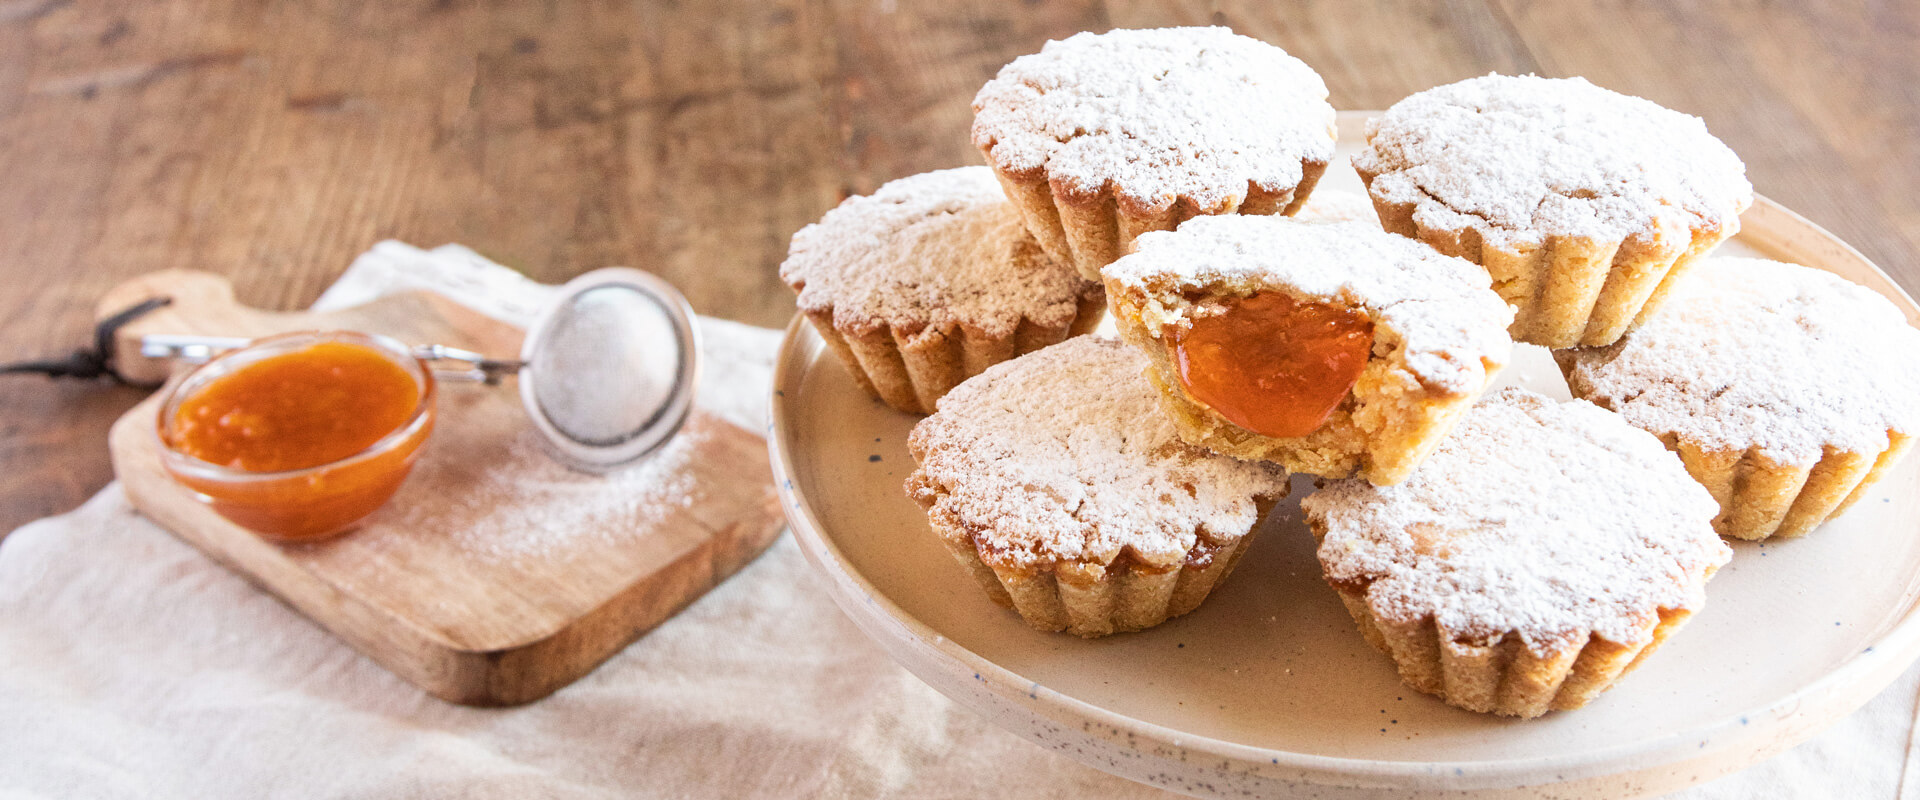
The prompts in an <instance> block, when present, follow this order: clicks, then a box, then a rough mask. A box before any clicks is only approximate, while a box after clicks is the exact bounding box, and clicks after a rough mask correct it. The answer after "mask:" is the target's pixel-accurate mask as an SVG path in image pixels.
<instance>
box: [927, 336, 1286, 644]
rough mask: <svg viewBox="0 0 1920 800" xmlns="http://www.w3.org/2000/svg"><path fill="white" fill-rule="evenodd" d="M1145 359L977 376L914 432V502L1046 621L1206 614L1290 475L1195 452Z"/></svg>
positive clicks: (1102, 626) (1072, 344) (1062, 347)
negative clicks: (1157, 392) (1159, 396)
mask: <svg viewBox="0 0 1920 800" xmlns="http://www.w3.org/2000/svg"><path fill="white" fill-rule="evenodd" d="M1143 367H1144V360H1143V359H1142V358H1141V357H1140V356H1139V355H1138V354H1137V353H1135V352H1134V351H1132V350H1131V349H1129V348H1127V347H1126V346H1125V345H1122V344H1120V343H1119V342H1115V341H1113V340H1110V339H1101V338H1097V337H1091V336H1086V337H1079V338H1075V339H1072V340H1069V341H1067V342H1064V343H1062V344H1059V345H1056V346H1053V347H1050V348H1047V349H1045V350H1042V351H1040V352H1037V353H1033V354H1030V355H1027V356H1023V357H1021V358H1019V359H1016V360H1014V361H1011V362H1008V363H1005V364H1000V365H998V366H995V367H993V368H991V369H988V370H987V371H986V372H984V373H982V374H981V375H980V376H978V377H976V378H974V379H972V380H969V381H967V382H966V383H964V384H962V385H961V386H960V387H959V388H956V389H955V390H953V391H952V392H951V393H949V394H948V395H947V396H946V397H945V398H943V399H942V400H941V401H940V410H939V412H938V413H936V414H934V415H933V416H931V417H928V418H927V419H925V420H923V421H922V422H921V423H920V424H919V425H918V426H916V427H915V428H914V431H913V434H912V435H911V437H910V438H909V440H908V447H909V449H910V451H911V452H912V453H913V455H914V458H915V459H916V460H917V461H918V462H919V466H918V468H916V469H915V470H914V472H913V474H912V475H911V477H910V478H909V480H908V481H907V493H908V494H909V495H910V496H911V497H912V498H913V499H914V500H915V501H917V502H919V503H920V504H921V506H922V507H923V508H925V509H926V510H927V512H928V517H929V519H930V521H931V523H932V525H933V528H934V530H935V532H936V533H937V534H938V535H940V537H941V538H942V540H943V541H944V542H945V543H946V544H947V546H948V547H949V549H950V550H952V551H953V552H954V554H955V556H956V557H957V558H959V559H960V561H961V562H962V563H963V564H965V565H967V566H968V567H969V568H970V569H971V571H972V572H973V573H974V575H975V576H976V577H977V578H979V579H980V581H981V583H982V584H983V586H984V587H985V588H986V589H987V590H988V593H989V594H990V595H992V596H993V597H994V598H995V599H996V600H998V601H1000V602H1002V603H1003V604H1007V605H1011V606H1013V607H1014V608H1015V610H1017V611H1019V612H1020V614H1021V615H1022V616H1023V617H1024V618H1025V619H1026V620H1027V621H1028V622H1029V623H1030V624H1033V625H1034V626H1035V627H1039V628H1042V629H1047V630H1062V629H1065V630H1067V631H1069V632H1071V633H1075V634H1079V635H1082V636H1098V635H1104V634H1107V633H1112V632H1114V631H1118V630H1135V629H1138V628H1142V627H1147V626H1148V625H1152V624H1157V623H1158V622H1160V621H1162V620H1164V619H1166V618H1167V617H1168V616H1170V615H1175V614H1180V613H1185V612H1186V611H1188V610H1191V609H1192V607H1193V606H1196V605H1198V603H1199V600H1200V598H1203V597H1204V596H1205V595H1206V593H1207V592H1208V591H1209V590H1210V589H1211V587H1212V586H1213V584H1214V583H1217V581H1218V579H1219V578H1221V577H1224V575H1225V572H1226V571H1227V570H1229V569H1230V568H1231V562H1232V561H1233V560H1235V559H1237V558H1238V554H1239V552H1240V548H1241V546H1242V544H1243V543H1244V541H1245V539H1246V536H1247V534H1248V533H1249V532H1250V531H1251V530H1252V528H1253V526H1254V524H1255V522H1256V521H1257V520H1258V518H1259V516H1260V514H1261V512H1262V511H1263V507H1264V506H1267V505H1270V504H1271V503H1272V502H1273V501H1274V500H1277V499H1278V498H1279V497H1282V496H1284V495H1285V494H1286V488H1287V482H1286V474H1285V472H1284V471H1282V470H1280V469H1279V468H1277V467H1274V466H1272V465H1267V464H1254V463H1247V462H1241V461H1237V460H1235V459H1232V458H1227V457H1224V456H1219V455H1215V454H1212V453H1208V452H1206V451H1203V450H1200V449H1198V448H1194V447H1192V446H1189V445H1186V444H1184V443H1182V442H1181V441H1180V439H1179V437H1178V436H1177V435H1176V434H1175V433H1174V431H1173V426H1172V423H1171V422H1169V421H1168V420H1167V418H1166V417H1165V415H1163V414H1162V413H1160V410H1159V408H1158V405H1157V403H1156V401H1155V400H1154V397H1153V390H1152V389H1151V388H1149V387H1148V386H1147V385H1146V383H1145V381H1143V380H1142V379H1141V378H1140V373H1141V370H1142V368H1143Z"/></svg>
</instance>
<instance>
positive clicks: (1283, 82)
mask: <svg viewBox="0 0 1920 800" xmlns="http://www.w3.org/2000/svg"><path fill="white" fill-rule="evenodd" d="M973 110H974V118H973V144H974V146H975V147H978V148H979V149H980V152H981V153H982V154H983V155H984V156H986V159H987V163H988V164H990V165H992V167H993V169H994V172H995V174H997V175H998V176H999V178H1000V180H1001V182H1002V183H1004V184H1005V186H1006V191H1007V196H1008V197H1009V198H1011V199H1012V200H1013V203H1014V205H1015V206H1017V207H1018V208H1019V209H1020V213H1021V216H1022V218H1023V219H1024V220H1025V221H1026V224H1027V229H1028V230H1030V231H1032V232H1033V234H1034V236H1037V237H1039V239H1040V243H1041V244H1042V245H1044V246H1045V247H1046V249H1047V252H1049V253H1051V254H1053V256H1054V258H1056V259H1059V260H1061V261H1064V262H1067V263H1071V264H1074V265H1075V266H1076V267H1078V268H1079V270H1080V274H1081V275H1082V276H1084V277H1086V278H1088V279H1089V280H1099V272H1100V268H1101V267H1104V266H1106V265H1107V264H1108V263H1111V262H1112V261H1113V260H1114V259H1116V258H1119V257H1120V256H1121V255H1123V254H1124V253H1125V252H1126V251H1127V248H1128V246H1129V245H1130V244H1131V243H1132V242H1133V240H1134V238H1135V237H1138V236H1139V235H1140V234H1141V233H1144V232H1146V231H1154V230H1171V229H1173V227H1174V226H1176V225H1179V224H1180V223H1182V222H1184V221H1186V220H1187V219H1189V218H1192V217H1194V216H1196V215H1201V214H1227V213H1240V214H1291V213H1293V212H1294V210H1295V209H1297V208H1299V206H1300V203H1301V202H1302V201H1304V200H1306V199H1307V195H1308V194H1310V193H1312V191H1313V186H1314V184H1315V183H1316V182H1318V181H1319V180H1320V175H1321V173H1322V172H1324V171H1325V170H1326V167H1327V162H1328V161H1329V160H1331V159H1332V158H1333V147H1334V111H1333V106H1332V105H1329V104H1328V103H1327V87H1326V84H1325V83H1323V82H1322V81H1321V80H1320V76H1319V75H1318V74H1317V73H1315V72H1314V71H1313V69H1312V68H1310V67H1308V66H1307V65H1306V64H1304V63H1301V61H1300V60H1299V59H1297V58H1294V57H1292V56H1290V55H1287V53H1286V51H1284V50H1281V49H1280V48H1278V47H1274V46H1273V45H1270V44H1267V43H1265V42H1261V41H1259V40H1257V39H1250V38H1247V37H1245V36H1240V35H1237V34H1235V33H1233V32H1232V31H1230V30H1227V29H1226V28H1162V29H1156V30H1116V31H1109V32H1107V33H1101V34H1094V33H1080V34H1076V35H1074V36H1072V37H1069V38H1067V39H1064V40H1060V41H1053V42H1048V43H1047V44H1046V46H1045V47H1043V48H1042V49H1041V51H1040V52H1039V53H1036V54H1033V55H1027V56H1021V57H1020V58H1017V59H1015V60H1014V61H1013V62H1012V63H1010V64H1008V65H1007V66H1006V67H1004V68H1002V69H1001V70H1000V73H999V75H997V76H996V77H994V79H993V80H991V81H988V82H987V84H986V85H985V86H983V87H981V89H980V92H979V94H978V95H976V96H975V97H974V100H973Z"/></svg>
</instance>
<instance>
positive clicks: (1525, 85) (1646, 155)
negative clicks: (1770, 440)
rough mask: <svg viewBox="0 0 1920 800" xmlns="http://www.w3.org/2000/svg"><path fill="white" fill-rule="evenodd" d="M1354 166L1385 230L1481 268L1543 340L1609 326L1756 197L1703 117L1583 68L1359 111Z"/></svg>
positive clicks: (1601, 335)
mask: <svg viewBox="0 0 1920 800" xmlns="http://www.w3.org/2000/svg"><path fill="white" fill-rule="evenodd" d="M1353 166H1354V169H1356V170H1357V171H1358V172H1359V173H1360V177H1361V179H1362V180H1364V181H1365V182H1366V184H1367V190H1368V193H1369V194H1370V195H1371V196H1372V198H1373V203H1374V207H1375V209H1376V210H1377V211H1378V212H1379V215H1380V222H1381V224H1382V225H1383V226H1384V227H1385V228H1386V229H1387V230H1389V231H1393V232H1394V233H1399V234H1402V235H1405V236H1412V237H1415V238H1418V239H1420V240H1421V241H1423V242H1426V243H1427V244H1429V245H1432V246H1433V247H1434V248H1436V249H1438V250H1440V251H1441V252H1443V253H1447V254H1450V255H1457V256H1461V257H1463V258H1466V259H1467V260H1469V261H1473V262H1474V263H1477V264H1480V265H1481V266H1483V267H1485V268H1486V269H1487V272H1488V273H1490V274H1491V275H1492V276H1493V282H1494V289H1495V290H1497V291H1499V292H1500V296H1501V297H1504V298H1506V299H1507V301H1508V302H1510V303H1512V304H1514V305H1515V306H1516V307H1517V308H1518V309H1519V315H1518V316H1517V317H1516V318H1515V319H1514V323H1513V337H1514V338H1515V339H1517V340H1520V341H1524V342H1531V343H1533V344H1538V345H1544V346H1546V347H1553V348H1561V347H1574V346H1589V347H1591V346H1597V345H1604V344H1610V343H1612V342H1613V341H1614V340H1616V339H1618V338H1620V334H1621V333H1623V332H1625V331H1626V330H1627V329H1628V328H1629V327H1631V326H1632V325H1633V324H1634V323H1635V321H1636V320H1639V319H1644V318H1645V314H1646V313H1648V312H1649V311H1651V310H1652V309H1654V308H1657V307H1658V306H1659V305H1660V302H1661V300H1662V299H1664V297H1665V295H1666V293H1667V291H1668V289H1669V288H1670V287H1671V286H1672V285H1673V282H1674V279H1676V278H1677V277H1678V276H1679V275H1680V274H1681V273H1682V272H1683V271H1684V270H1685V268H1686V267H1687V265H1688V264H1690V263H1692V262H1693V261H1694V260H1695V259H1697V258H1699V257H1700V256H1702V255H1704V254H1706V253H1707V252H1708V251H1710V250H1712V249H1713V248H1714V247H1715V246H1716V245H1718V244H1719V243H1720V242H1721V241H1722V240H1724V239H1726V238H1727V237H1729V236H1732V235H1733V234H1734V233H1735V232H1736V231H1738V230H1739V229H1740V213H1741V212H1742V211H1744V210H1746V208H1747V207H1748V206H1749V205H1751V204H1752V202H1753V187H1752V186H1751V185H1749V184H1748V183H1747V179H1746V167H1745V165H1744V164H1742V163H1741V162H1740V159H1739V157H1738V156H1735V155H1734V154H1733V151H1732V150H1729V149H1727V146H1726V145H1724V144H1721V143H1720V140H1718V139H1715V138H1714V137H1713V135H1712V134H1710V133H1708V132H1707V127H1706V125H1705V124H1704V123H1702V122H1701V121H1700V119H1699V118H1697V117H1691V116H1688V115H1685V114H1681V113H1679V112H1676V111H1670V110H1668V109H1665V108H1662V107H1660V106H1658V105H1656V104H1654V103H1652V102H1649V101H1647V100H1643V99H1640V98H1638V97H1630V96H1627V95H1622V94H1616V93H1614V92H1610V91H1607V90H1605V89H1602V88H1599V87H1597V86H1594V85H1593V84H1591V83H1588V82H1586V81H1585V80H1584V79H1580V78H1566V79H1550V78H1540V77H1535V76H1531V75H1524V76H1507V75H1488V76H1485V77H1481V78H1474V79H1471V80H1466V81H1461V82H1459V83H1453V84H1448V85H1446V86H1440V87H1437V88H1434V89H1429V90H1427V91H1424V92H1420V93H1418V94H1415V95H1413V96H1411V97H1408V98H1406V99H1404V100H1401V101H1400V102H1398V103H1395V104H1394V105H1393V107H1392V108H1389V109H1387V112H1386V114H1385V115H1384V116H1382V117H1380V118H1377V119H1373V120H1369V121H1368V123H1367V147H1366V149H1365V150H1363V151H1362V152H1361V153H1360V154H1359V155H1357V156H1355V157H1354V159H1353Z"/></svg>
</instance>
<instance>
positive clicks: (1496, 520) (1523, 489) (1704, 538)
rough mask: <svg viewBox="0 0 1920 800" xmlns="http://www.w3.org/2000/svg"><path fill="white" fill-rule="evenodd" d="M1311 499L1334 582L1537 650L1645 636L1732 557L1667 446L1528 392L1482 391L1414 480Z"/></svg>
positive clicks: (1698, 598)
mask: <svg viewBox="0 0 1920 800" xmlns="http://www.w3.org/2000/svg"><path fill="white" fill-rule="evenodd" d="M1300 506H1301V509H1302V510H1303V511H1304V512H1305V513H1306V515H1307V517H1308V519H1309V521H1310V522H1311V523H1312V524H1313V525H1314V526H1315V530H1323V531H1325V538H1324V539H1322V541H1321V543H1320V549H1319V556H1320V563H1321V565H1322V567H1324V568H1325V570H1326V575H1327V578H1328V579H1329V580H1332V581H1337V582H1351V583H1363V584H1367V585H1368V589H1367V601H1368V603H1369V605H1370V606H1371V607H1372V608H1373V610H1374V612H1375V613H1376V614H1378V615H1379V616H1381V617H1382V618H1385V619H1388V620H1393V621H1396V622H1401V623H1413V622H1416V621H1418V620H1421V619H1424V618H1426V617H1428V616H1431V617H1432V618H1433V619H1434V621H1435V622H1436V623H1437V624H1438V626H1439V628H1440V629H1441V631H1442V633H1443V634H1444V635H1447V636H1450V637H1453V638H1455V639H1459V640H1468V641H1477V642H1490V641H1493V640H1497V639H1499V638H1500V637H1501V636H1502V634H1504V633H1506V632H1509V631H1511V632H1514V633H1517V634H1518V635H1519V636H1520V637H1521V640H1522V641H1523V642H1525V643H1526V644H1527V645H1528V647H1530V648H1531V649H1532V650H1533V651H1534V652H1536V653H1544V652H1548V651H1553V650H1558V649H1561V648H1564V647H1568V646H1578V645H1579V644H1580V643H1581V642H1582V641H1584V639H1585V636H1586V634H1587V633H1588V632H1589V631H1591V632H1592V633H1593V634H1594V635H1597V636H1599V637H1601V638H1604V639H1607V640H1608V641H1612V642H1617V643H1621V644H1634V643H1640V642H1644V641H1646V632H1645V630H1644V629H1645V627H1647V624H1648V623H1649V622H1651V621H1652V620H1653V619H1654V618H1655V615H1656V614H1657V613H1658V610H1659V609H1661V608H1673V609H1697V608H1699V607H1700V606H1701V605H1702V603H1703V602H1704V601H1705V592H1704V589H1703V587H1704V585H1705V583H1706V581H1705V576H1706V575H1707V574H1708V573H1709V572H1710V571H1711V570H1713V569H1716V568H1718V567H1719V566H1720V565H1721V564H1725V563H1726V562H1727V561H1728V560H1729V559H1730V558H1731V557H1732V551H1731V550H1730V549H1729V548H1728V547H1727V546H1726V544H1724V543H1722V542H1721V541H1720V537H1719V536H1718V535H1716V534H1715V533H1714V532H1713V525H1712V520H1713V517H1714V515H1715V514H1716V513H1718V512H1719V506H1718V505H1717V504H1716V503H1715V502H1714V501H1713V498H1712V496H1710V495H1709V494H1708V493H1707V491H1706V490H1705V489H1703V488H1701V487H1700V485H1699V484H1697V483H1694V482H1693V480H1692V479H1690V478H1688V477H1687V471H1686V468H1685V467H1683V466H1682V465H1681V463H1680V459H1679V458H1678V457H1677V456H1675V455H1673V454H1672V453H1670V452H1668V451H1667V450H1666V448H1665V447H1663V446H1662V445H1661V444H1660V441H1659V440H1658V439H1656V438H1654V437H1653V436H1651V435H1648V434H1647V433H1646V432H1644V431H1640V430H1637V429H1635V428H1633V427H1631V426H1629V425H1627V424H1626V423H1625V422H1624V421H1622V420H1621V419H1620V418H1619V417H1618V416H1616V415H1614V414H1610V413H1608V412H1606V411H1604V410H1602V409H1600V408H1598V407H1596V406H1594V405H1592V404H1591V403H1587V402H1584V401H1579V400H1576V401H1573V402H1571V403H1555V402H1553V401H1551V400H1548V399H1547V398H1545V397H1541V396H1540V395H1537V394H1533V393H1532V392H1528V391H1525V390H1522V389H1513V388H1509V389H1504V390H1502V391H1500V392H1497V393H1495V394H1493V395H1490V396H1488V397H1487V398H1486V399H1485V400H1482V401H1481V402H1480V404H1479V405H1476V406H1475V407H1474V409H1473V411H1472V412H1470V413H1469V414H1467V416H1466V417H1465V418H1464V419H1462V420H1461V422H1460V424H1459V425H1458V426H1457V427H1455V428H1454V430H1453V435H1452V436H1451V437H1449V438H1448V439H1447V441H1446V442H1444V443H1442V444H1441V445H1440V447H1439V448H1438V449H1437V450H1436V451H1435V452H1434V453H1433V455H1432V456H1431V457H1430V458H1428V459H1427V460H1426V461H1425V462H1423V463H1422V464H1421V465H1420V467H1419V468H1418V469H1416V470H1414V473H1413V475H1412V477H1410V478H1408V479H1407V480H1406V481H1405V482H1403V483H1400V484H1397V485H1394V486H1384V487H1382V486H1374V485H1372V484H1370V483H1367V482H1366V481H1361V480H1343V481H1333V482H1331V483H1329V484H1327V485H1326V486H1325V488H1322V489H1321V490H1320V491H1318V492H1315V493H1314V494H1313V495H1311V496H1309V497H1307V498H1306V499H1305V500H1303V501H1301V503H1300Z"/></svg>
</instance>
